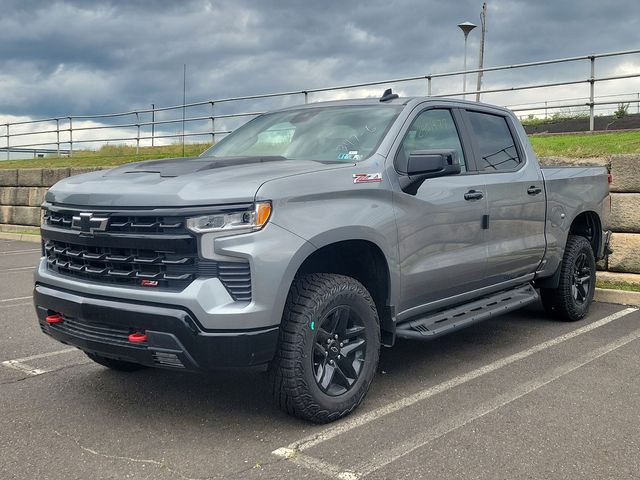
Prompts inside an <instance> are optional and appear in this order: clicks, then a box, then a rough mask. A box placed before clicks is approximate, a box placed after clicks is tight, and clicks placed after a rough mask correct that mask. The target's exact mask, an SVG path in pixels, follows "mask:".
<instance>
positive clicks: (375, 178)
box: [353, 172, 382, 183]
mask: <svg viewBox="0 0 640 480" xmlns="http://www.w3.org/2000/svg"><path fill="white" fill-rule="evenodd" d="M381 181H382V173H380V172H378V173H354V174H353V183H371V182H381Z"/></svg>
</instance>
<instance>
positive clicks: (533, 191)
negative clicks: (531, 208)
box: [527, 185, 542, 195]
mask: <svg viewBox="0 0 640 480" xmlns="http://www.w3.org/2000/svg"><path fill="white" fill-rule="evenodd" d="M527 193H528V194H529V195H538V194H539V193H542V189H541V188H540V187H536V186H535V185H531V186H530V187H529V188H527Z"/></svg>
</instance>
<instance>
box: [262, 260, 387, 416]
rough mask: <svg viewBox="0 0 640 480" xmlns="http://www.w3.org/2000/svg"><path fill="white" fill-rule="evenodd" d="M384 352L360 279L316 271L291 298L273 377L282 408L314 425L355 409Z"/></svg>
mask: <svg viewBox="0 0 640 480" xmlns="http://www.w3.org/2000/svg"><path fill="white" fill-rule="evenodd" d="M379 355H380V327H379V320H378V314H377V310H376V306H375V303H374V302H373V299H372V298H371V295H370V294H369V292H368V291H367V290H366V289H365V288H364V287H363V286H362V284H361V283H360V282H358V281H357V280H355V279H353V278H351V277H346V276H343V275H336V274H328V273H316V274H309V275H303V276H301V277H299V278H297V279H296V280H295V281H294V283H293V285H292V286H291V290H290V292H289V296H288V297H287V304H286V306H285V310H284V315H283V319H282V326H281V330H280V339H279V343H278V351H277V353H276V357H275V358H274V360H273V362H272V364H271V366H270V369H269V376H270V382H271V387H272V391H273V396H274V399H275V401H276V403H277V404H278V405H279V407H280V408H281V409H283V410H284V411H285V412H287V413H289V414H290V415H294V416H297V417H300V418H304V419H306V420H310V421H312V422H316V423H326V422H330V421H333V420H337V419H338V418H341V417H344V416H345V415H347V414H349V413H350V412H352V411H353V410H354V409H355V408H356V407H357V406H358V405H359V404H360V402H361V401H362V399H363V398H364V396H365V394H366V393H367V391H368V390H369V385H370V384H371V381H372V380H373V376H374V374H375V371H376V367H377V364H378V357H379Z"/></svg>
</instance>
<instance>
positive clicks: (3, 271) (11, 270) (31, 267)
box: [0, 265, 36, 273]
mask: <svg viewBox="0 0 640 480" xmlns="http://www.w3.org/2000/svg"><path fill="white" fill-rule="evenodd" d="M35 269H36V266H35V265H30V266H28V267H14V268H5V269H4V270H0V273H10V272H18V271H20V270H35Z"/></svg>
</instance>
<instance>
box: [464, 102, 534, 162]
mask: <svg viewBox="0 0 640 480" xmlns="http://www.w3.org/2000/svg"><path fill="white" fill-rule="evenodd" d="M467 116H468V118H469V123H470V124H471V128H472V130H473V134H474V136H475V139H476V143H477V145H478V149H479V152H478V153H479V154H478V159H477V164H478V169H479V170H484V171H486V172H495V171H500V170H515V169H517V168H518V167H519V166H520V164H521V163H522V159H521V158H520V156H519V154H518V149H517V148H516V144H515V141H514V139H513V136H512V135H511V130H510V129H509V125H508V124H507V119H506V118H505V117H503V116H500V115H492V114H489V113H483V112H472V111H467Z"/></svg>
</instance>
